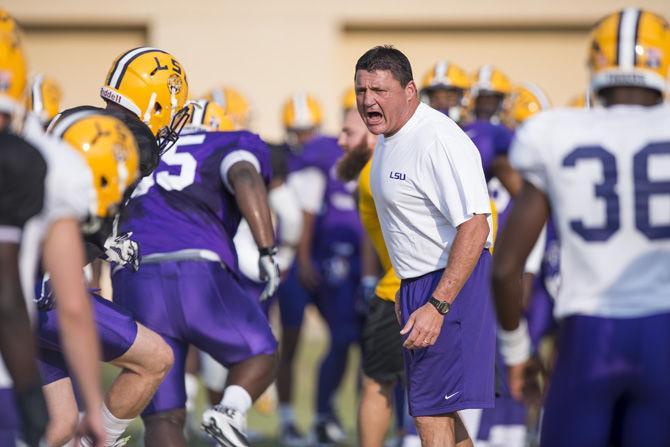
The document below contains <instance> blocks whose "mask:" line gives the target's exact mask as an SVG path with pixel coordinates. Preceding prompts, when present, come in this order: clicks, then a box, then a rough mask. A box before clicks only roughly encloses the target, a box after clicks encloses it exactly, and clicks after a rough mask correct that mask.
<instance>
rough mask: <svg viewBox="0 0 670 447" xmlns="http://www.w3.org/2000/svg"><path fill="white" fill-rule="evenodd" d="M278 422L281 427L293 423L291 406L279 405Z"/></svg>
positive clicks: (293, 414)
mask: <svg viewBox="0 0 670 447" xmlns="http://www.w3.org/2000/svg"><path fill="white" fill-rule="evenodd" d="M279 420H280V421H281V425H282V426H284V427H285V426H287V425H290V424H293V423H295V412H294V411H293V405H291V404H279Z"/></svg>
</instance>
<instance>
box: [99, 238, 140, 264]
mask: <svg viewBox="0 0 670 447" xmlns="http://www.w3.org/2000/svg"><path fill="white" fill-rule="evenodd" d="M132 235H133V233H132V231H130V232H128V233H123V234H120V235H118V236H116V237H113V236H110V237H108V238H107V240H106V241H105V256H106V259H107V261H110V262H115V263H117V264H119V265H126V264H130V266H131V267H132V268H133V270H134V271H137V270H139V268H140V247H139V245H138V244H137V242H135V241H134V240H132V239H130V237H131V236H132Z"/></svg>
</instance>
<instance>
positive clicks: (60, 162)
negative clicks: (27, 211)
mask: <svg viewBox="0 0 670 447" xmlns="http://www.w3.org/2000/svg"><path fill="white" fill-rule="evenodd" d="M23 137H24V138H25V139H26V140H27V141H28V142H29V143H31V144H32V145H33V146H35V147H36V148H37V149H39V150H40V152H41V153H42V156H43V157H44V159H45V161H46V163H47V176H46V181H45V185H44V187H45V194H44V207H43V209H42V212H41V213H40V214H38V215H37V216H35V217H33V218H32V219H30V220H29V221H28V222H27V223H26V226H25V228H24V231H23V239H22V241H21V253H20V259H19V267H20V274H21V285H22V287H23V293H24V296H25V299H26V300H27V301H29V302H31V303H32V300H33V298H34V296H33V295H34V291H35V281H36V274H37V266H38V261H39V257H40V253H41V247H42V242H43V241H44V237H45V236H46V234H47V232H48V231H49V228H50V227H51V225H52V224H53V223H54V222H56V221H57V220H59V219H65V218H74V219H77V220H80V221H81V220H84V219H85V218H86V217H87V215H88V214H89V212H92V211H94V210H95V209H96V208H97V207H96V203H97V198H96V192H95V188H94V187H93V175H92V174H91V170H90V169H89V167H88V164H87V163H86V161H85V160H84V158H83V157H82V156H81V155H80V154H79V153H78V152H76V151H75V150H73V149H72V148H70V146H68V145H67V144H66V143H63V142H62V141H60V140H58V139H56V138H54V137H51V136H48V135H46V134H45V133H44V131H43V130H42V127H41V125H40V124H39V122H38V121H37V120H35V119H29V120H27V122H26V128H25V129H24V133H23ZM32 307H33V306H32V305H31V306H29V309H32Z"/></svg>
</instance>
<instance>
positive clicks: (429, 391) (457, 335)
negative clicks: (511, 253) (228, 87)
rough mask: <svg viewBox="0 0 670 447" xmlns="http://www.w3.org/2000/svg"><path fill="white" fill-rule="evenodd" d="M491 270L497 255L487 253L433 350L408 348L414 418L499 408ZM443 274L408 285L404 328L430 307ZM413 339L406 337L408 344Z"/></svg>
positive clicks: (404, 286)
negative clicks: (419, 311)
mask: <svg viewBox="0 0 670 447" xmlns="http://www.w3.org/2000/svg"><path fill="white" fill-rule="evenodd" d="M490 266H491V255H490V254H489V252H488V251H484V252H482V255H481V257H480V258H479V261H478V262H477V264H476V265H475V268H474V270H473V271H472V274H471V275H470V277H469V278H468V280H467V281H466V282H465V284H464V285H463V288H462V289H461V291H460V293H459V294H458V296H457V297H456V299H455V301H454V303H453V305H452V306H451V310H450V312H449V313H448V314H447V315H445V317H444V323H443V325H442V330H441V332H440V335H439V336H438V338H437V341H436V343H435V344H434V345H433V346H429V347H427V348H422V349H404V348H403V354H404V358H405V372H406V377H407V395H408V406H409V412H410V414H411V415H412V416H435V415H440V414H444V413H452V412H454V411H458V410H464V409H469V408H491V407H493V400H494V382H495V373H494V371H495V338H496V333H495V331H496V322H495V316H494V311H493V302H492V299H491V293H490V286H489V281H490ZM443 271H444V270H437V271H435V272H432V273H428V274H426V275H423V276H420V277H418V278H412V279H404V280H402V282H401V285H400V308H401V313H402V324H403V325H404V324H405V323H406V322H407V320H408V319H409V316H410V315H411V314H412V312H414V311H415V310H417V309H418V308H419V307H421V306H423V305H424V304H426V303H427V302H428V300H429V299H430V297H431V295H432V293H433V291H434V290H435V287H437V284H438V282H439V281H440V278H441V277H442V273H443ZM408 336H409V334H407V335H405V336H403V341H404V340H405V339H406V338H407V337H408Z"/></svg>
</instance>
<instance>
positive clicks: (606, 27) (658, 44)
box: [588, 8, 670, 93]
mask: <svg viewBox="0 0 670 447" xmlns="http://www.w3.org/2000/svg"><path fill="white" fill-rule="evenodd" d="M588 65H589V69H590V70H591V90H593V92H594V93H598V92H599V91H600V90H602V89H604V88H607V87H622V86H635V87H644V88H649V89H652V90H656V91H659V92H661V93H664V92H665V90H666V88H667V79H668V75H669V74H670V73H669V70H670V26H669V25H668V22H667V21H666V20H665V19H664V18H663V17H661V16H659V15H657V14H654V13H652V12H649V11H645V10H643V9H639V8H625V9H622V10H621V11H618V12H616V13H614V14H610V15H608V16H606V17H605V18H603V19H601V20H600V21H599V22H598V23H597V24H596V25H595V27H594V29H593V31H592V33H591V49H590V52H589V61H588Z"/></svg>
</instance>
